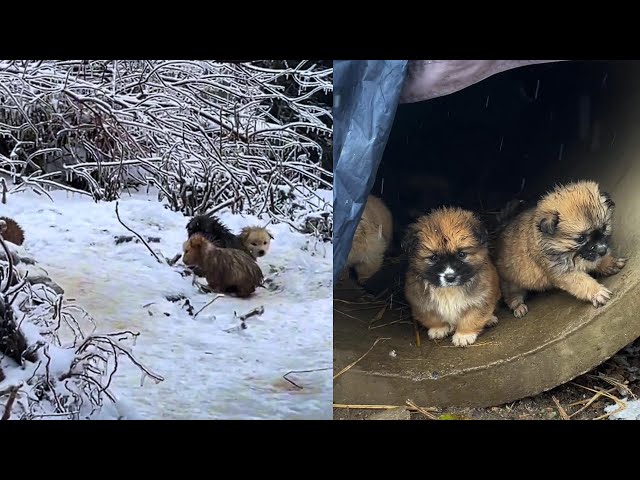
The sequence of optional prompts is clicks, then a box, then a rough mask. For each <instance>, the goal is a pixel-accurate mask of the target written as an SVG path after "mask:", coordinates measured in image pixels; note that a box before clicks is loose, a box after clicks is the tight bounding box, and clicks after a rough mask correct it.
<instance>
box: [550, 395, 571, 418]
mask: <svg viewBox="0 0 640 480" xmlns="http://www.w3.org/2000/svg"><path fill="white" fill-rule="evenodd" d="M551 399H552V400H553V403H555V404H556V407H557V408H558V412H559V413H560V418H562V419H563V420H570V419H571V417H569V415H567V412H566V410H565V409H564V408H562V405H560V402H559V401H558V399H557V398H556V397H555V396H554V395H551Z"/></svg>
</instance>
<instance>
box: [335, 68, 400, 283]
mask: <svg viewBox="0 0 640 480" xmlns="http://www.w3.org/2000/svg"><path fill="white" fill-rule="evenodd" d="M407 63H408V62H407V60H336V61H334V63H333V107H334V126H333V141H334V149H333V158H334V159H337V160H336V161H335V164H334V169H333V195H334V202H333V208H334V222H335V225H334V233H333V280H334V283H335V282H336V281H337V279H338V276H339V274H340V272H341V271H342V269H343V267H344V265H345V263H346V261H347V257H348V256H349V250H350V249H351V242H352V241H353V235H354V233H355V230H356V227H357V226H358V222H359V221H360V217H361V216H362V212H363V210H364V205H365V203H366V200H367V195H369V192H370V191H371V188H372V187H373V184H374V183H375V179H376V173H377V171H378V165H379V164H380V160H381V159H382V154H383V152H384V148H385V146H386V144H387V139H388V138H389V132H390V131H391V126H392V125H393V119H394V116H395V114H396V108H397V107H398V100H399V98H400V92H401V90H402V85H403V83H404V79H405V75H406V72H407Z"/></svg>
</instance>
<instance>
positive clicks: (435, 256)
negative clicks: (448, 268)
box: [429, 253, 438, 262]
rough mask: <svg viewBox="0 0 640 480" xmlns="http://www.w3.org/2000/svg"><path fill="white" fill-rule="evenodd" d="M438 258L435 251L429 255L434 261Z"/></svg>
mask: <svg viewBox="0 0 640 480" xmlns="http://www.w3.org/2000/svg"><path fill="white" fill-rule="evenodd" d="M437 259H438V255H436V254H435V253H434V254H433V255H431V256H430V257H429V260H431V261H432V262H435V261H436V260H437Z"/></svg>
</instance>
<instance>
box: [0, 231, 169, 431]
mask: <svg viewBox="0 0 640 480" xmlns="http://www.w3.org/2000/svg"><path fill="white" fill-rule="evenodd" d="M0 244H1V245H2V250H3V251H6V252H7V253H8V251H7V250H5V248H6V244H5V243H4V241H3V240H1V239H0ZM4 258H11V255H9V257H7V256H6V255H5V257H4ZM10 272H13V274H12V275H9V273H10ZM12 277H13V279H14V280H13V281H12ZM92 325H93V319H92V318H91V317H90V316H89V315H88V314H87V313H86V312H85V311H84V310H82V309H81V308H80V307H79V306H77V305H74V304H71V303H67V302H66V301H65V299H64V296H63V295H62V294H57V293H56V292H54V290H53V289H51V288H50V287H49V286H47V285H44V284H37V285H31V284H30V283H29V282H28V281H27V279H26V278H25V277H23V276H22V275H21V274H20V273H19V271H18V270H17V269H15V268H14V266H13V262H12V261H4V260H0V419H2V420H8V419H39V418H46V419H51V418H59V419H87V418H91V417H92V415H94V414H95V413H98V412H99V411H100V410H101V408H102V407H103V404H104V402H105V401H109V400H110V401H114V400H115V399H114V397H113V395H112V394H111V392H110V391H109V387H110V385H111V380H112V378H113V376H114V374H115V373H116V370H117V368H118V362H119V361H122V359H128V360H129V361H131V362H133V363H134V364H135V365H137V366H138V367H139V368H140V369H141V371H142V374H143V376H149V377H151V378H152V379H153V380H154V381H161V380H163V379H162V377H160V376H158V375H156V374H154V373H152V372H150V371H149V370H148V369H147V368H146V367H144V366H143V365H142V364H140V363H139V362H138V361H137V360H136V358H135V357H134V356H133V354H132V353H131V350H130V347H131V344H132V342H133V341H135V338H136V337H137V335H138V334H137V333H133V332H130V331H124V332H117V333H112V334H101V335H92V334H89V335H87V334H85V332H84V330H85V329H86V328H87V326H88V327H91V326H92Z"/></svg>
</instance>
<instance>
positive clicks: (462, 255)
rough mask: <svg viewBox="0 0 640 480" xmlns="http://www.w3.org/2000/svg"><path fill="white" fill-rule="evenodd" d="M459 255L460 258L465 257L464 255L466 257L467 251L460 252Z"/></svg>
mask: <svg viewBox="0 0 640 480" xmlns="http://www.w3.org/2000/svg"><path fill="white" fill-rule="evenodd" d="M458 256H459V257H460V258H464V257H466V256H467V252H458Z"/></svg>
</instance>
